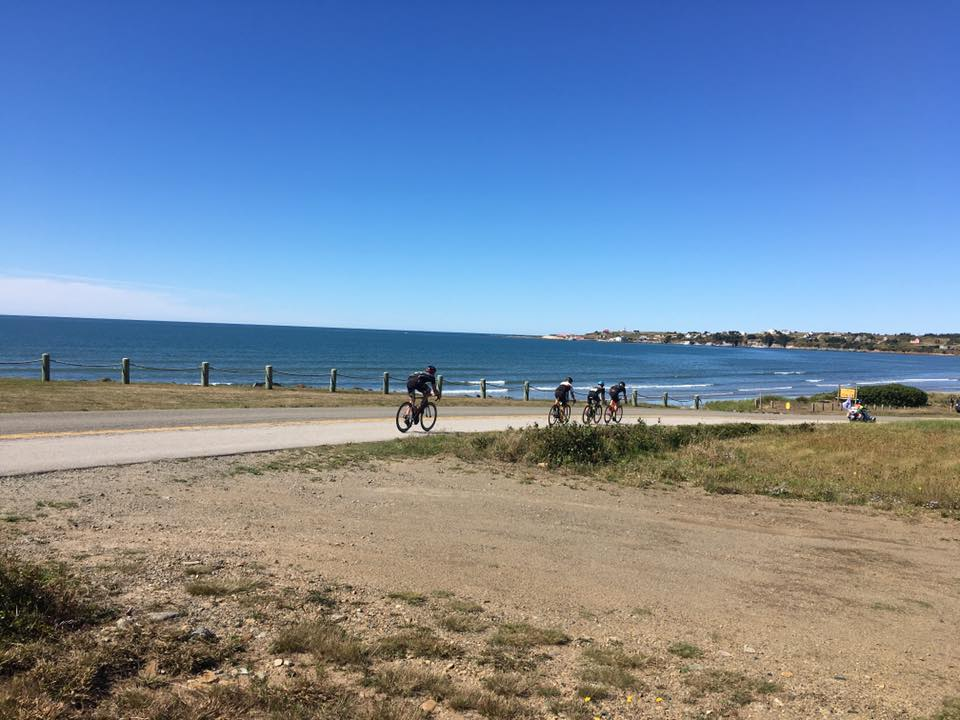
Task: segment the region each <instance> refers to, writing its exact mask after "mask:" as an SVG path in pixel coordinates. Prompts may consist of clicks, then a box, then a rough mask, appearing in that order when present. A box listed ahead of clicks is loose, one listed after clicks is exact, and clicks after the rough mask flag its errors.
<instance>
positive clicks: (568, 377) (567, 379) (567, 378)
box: [563, 375, 573, 383]
mask: <svg viewBox="0 0 960 720" xmlns="http://www.w3.org/2000/svg"><path fill="white" fill-rule="evenodd" d="M563 381H564V382H568V383H572V382H573V378H572V377H570V376H569V375H567V377H565V378H564V379H563Z"/></svg>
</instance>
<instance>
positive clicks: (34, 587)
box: [0, 553, 111, 650]
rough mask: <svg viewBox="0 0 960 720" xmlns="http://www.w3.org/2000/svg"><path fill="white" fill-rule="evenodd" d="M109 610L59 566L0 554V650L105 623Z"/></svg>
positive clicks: (88, 589)
mask: <svg viewBox="0 0 960 720" xmlns="http://www.w3.org/2000/svg"><path fill="white" fill-rule="evenodd" d="M110 616H111V611H110V610H109V609H108V608H106V607H104V606H102V605H100V604H99V603H97V602H95V601H94V600H93V593H92V591H91V590H90V588H89V587H87V586H86V585H85V584H83V583H81V582H80V580H79V579H78V578H76V577H75V576H73V575H72V574H71V573H69V572H68V571H67V569H66V567H65V566H64V565H62V564H57V563H48V564H36V563H31V562H26V561H24V560H20V559H18V558H16V557H14V556H13V555H10V554H8V553H0V650H3V649H5V648H6V647H8V646H10V645H12V644H14V643H23V642H30V641H34V640H40V639H42V638H45V637H49V636H51V635H54V634H58V633H62V632H64V631H67V630H77V629H79V628H82V627H86V626H89V625H93V624H96V623H99V622H102V621H104V620H105V619H107V618H109V617H110Z"/></svg>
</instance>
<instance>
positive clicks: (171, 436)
mask: <svg viewBox="0 0 960 720" xmlns="http://www.w3.org/2000/svg"><path fill="white" fill-rule="evenodd" d="M579 410H580V406H579V405H577V406H576V407H575V408H574V416H575V417H576V415H578V414H579V413H578V411H579ZM395 413H396V410H395V409H394V408H390V407H355V408H349V407H344V408H239V409H210V410H127V411H115V412H63V413H59V412H58V413H9V414H4V415H0V475H19V474H26V473H36V472H45V471H50V470H66V469H72V468H83V467H99V466H105V465H124V464H129V463H138V462H149V461H154V460H170V459H176V458H189V457H208V456H215V455H235V454H239V453H246V452H259V451H265V450H280V449H284V448H297V447H310V446H314V445H337V444H343V443H354V442H374V441H378V440H390V439H393V438H398V437H403V438H408V437H415V436H418V435H422V434H423V432H422V431H421V430H420V428H419V427H414V428H412V429H411V430H410V432H408V433H407V434H406V435H401V434H400V433H399V432H398V431H397V429H396V425H395V424H394V415H395ZM641 417H642V418H643V419H644V420H645V421H646V422H648V423H658V422H660V423H663V424H665V425H680V424H692V423H710V424H713V423H723V422H761V423H797V422H845V418H844V417H843V416H842V415H832V414H824V415H820V414H817V415H808V416H801V415H776V414H770V415H743V414H740V413H723V412H710V411H693V410H683V409H674V408H663V409H650V408H641V409H639V410H636V409H632V408H631V409H629V410H627V412H625V413H624V419H623V422H625V423H627V422H636V421H637V419H638V418H641ZM545 422H546V408H545V407H544V406H542V405H537V406H533V407H530V408H526V407H444V406H442V405H441V406H440V409H439V418H438V420H437V424H436V427H435V428H434V430H433V432H434V433H437V432H479V431H484V430H504V429H506V428H508V427H521V426H525V425H532V424H534V423H539V424H541V425H543V424H545Z"/></svg>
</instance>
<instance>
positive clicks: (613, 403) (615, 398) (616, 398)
mask: <svg viewBox="0 0 960 720" xmlns="http://www.w3.org/2000/svg"><path fill="white" fill-rule="evenodd" d="M626 394H627V384H626V383H625V382H624V381H623V380H621V381H620V382H618V383H617V384H616V385H614V386H612V387H611V388H610V407H611V408H612V409H613V410H616V409H617V407H618V406H619V405H620V396H621V395H626Z"/></svg>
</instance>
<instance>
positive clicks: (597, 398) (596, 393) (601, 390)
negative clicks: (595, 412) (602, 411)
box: [587, 381, 607, 405]
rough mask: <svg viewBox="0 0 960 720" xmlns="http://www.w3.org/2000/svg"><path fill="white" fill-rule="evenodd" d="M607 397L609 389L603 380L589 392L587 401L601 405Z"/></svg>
mask: <svg viewBox="0 0 960 720" xmlns="http://www.w3.org/2000/svg"><path fill="white" fill-rule="evenodd" d="M606 399H607V389H606V388H605V387H604V386H603V382H602V381H601V382H598V383H597V384H596V385H595V386H594V387H593V389H592V390H590V392H588V393H587V402H588V403H591V404H593V405H601V404H602V403H603V401H604V400H606Z"/></svg>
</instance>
